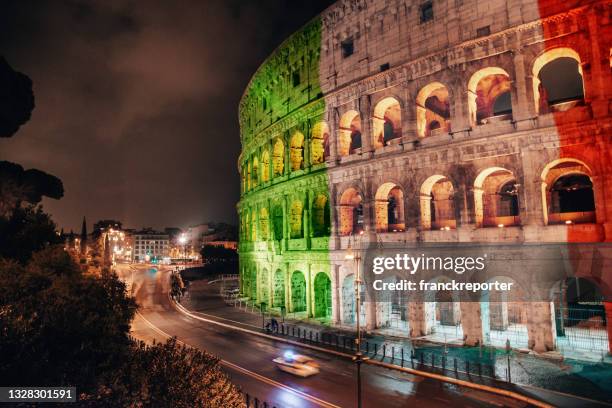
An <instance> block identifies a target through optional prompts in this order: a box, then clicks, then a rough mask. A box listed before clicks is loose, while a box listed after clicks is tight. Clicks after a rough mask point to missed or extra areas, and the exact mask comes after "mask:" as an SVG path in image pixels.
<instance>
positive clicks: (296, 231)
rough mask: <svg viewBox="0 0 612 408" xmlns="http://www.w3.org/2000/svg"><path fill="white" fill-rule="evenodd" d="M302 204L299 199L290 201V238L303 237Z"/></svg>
mask: <svg viewBox="0 0 612 408" xmlns="http://www.w3.org/2000/svg"><path fill="white" fill-rule="evenodd" d="M303 208H304V206H303V204H302V202H301V201H298V200H295V201H293V202H292V203H291V209H290V211H289V231H290V232H291V234H290V236H291V238H303V237H304V228H303V223H302V210H303Z"/></svg>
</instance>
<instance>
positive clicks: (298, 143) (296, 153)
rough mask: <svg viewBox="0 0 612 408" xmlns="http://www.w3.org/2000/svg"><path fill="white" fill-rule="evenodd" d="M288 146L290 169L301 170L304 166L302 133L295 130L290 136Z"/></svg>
mask: <svg viewBox="0 0 612 408" xmlns="http://www.w3.org/2000/svg"><path fill="white" fill-rule="evenodd" d="M289 147H290V149H291V150H290V153H289V161H290V162H291V171H298V170H302V169H303V168H304V135H303V134H302V133H300V132H295V133H294V134H293V136H291V142H290V143H289Z"/></svg>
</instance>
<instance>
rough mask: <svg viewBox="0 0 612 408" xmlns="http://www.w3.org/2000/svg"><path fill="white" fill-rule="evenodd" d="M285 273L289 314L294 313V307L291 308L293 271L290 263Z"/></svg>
mask: <svg viewBox="0 0 612 408" xmlns="http://www.w3.org/2000/svg"><path fill="white" fill-rule="evenodd" d="M283 273H284V274H285V311H286V312H287V313H289V312H293V307H292V306H291V271H290V269H289V263H288V262H287V263H285V270H284V272H283Z"/></svg>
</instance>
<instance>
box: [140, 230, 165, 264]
mask: <svg viewBox="0 0 612 408" xmlns="http://www.w3.org/2000/svg"><path fill="white" fill-rule="evenodd" d="M132 239H133V251H132V253H133V254H134V255H133V261H134V262H140V261H144V262H149V261H152V260H156V261H161V260H162V259H163V258H167V257H169V256H170V237H169V236H168V234H165V233H163V232H158V231H154V230H152V229H145V230H141V231H137V232H134V234H133V236H132Z"/></svg>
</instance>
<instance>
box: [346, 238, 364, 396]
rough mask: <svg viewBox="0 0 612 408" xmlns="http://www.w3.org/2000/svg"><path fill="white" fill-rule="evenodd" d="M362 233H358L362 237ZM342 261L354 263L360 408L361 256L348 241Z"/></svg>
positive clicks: (356, 352) (362, 358) (356, 349)
mask: <svg viewBox="0 0 612 408" xmlns="http://www.w3.org/2000/svg"><path fill="white" fill-rule="evenodd" d="M362 234H363V232H361V233H360V235H362ZM344 259H346V260H347V261H353V262H354V263H355V302H356V303H357V305H356V307H355V313H356V314H357V318H356V323H357V336H356V338H355V356H354V357H353V361H354V362H355V364H357V408H361V363H363V362H364V361H365V360H366V359H367V358H364V357H363V355H362V354H361V283H362V282H361V275H360V274H359V263H360V262H361V256H360V254H359V251H358V250H357V248H355V249H353V248H351V242H350V241H349V245H348V248H347V249H346V255H345V256H344Z"/></svg>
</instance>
